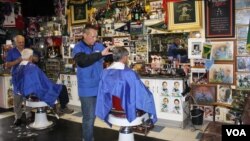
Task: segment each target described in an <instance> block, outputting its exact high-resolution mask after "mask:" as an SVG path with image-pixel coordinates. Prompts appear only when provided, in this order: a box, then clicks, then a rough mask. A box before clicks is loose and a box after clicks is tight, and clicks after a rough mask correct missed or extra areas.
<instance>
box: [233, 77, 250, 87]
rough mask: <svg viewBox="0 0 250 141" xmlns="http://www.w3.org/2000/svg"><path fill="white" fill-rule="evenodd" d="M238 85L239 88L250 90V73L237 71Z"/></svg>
mask: <svg viewBox="0 0 250 141" xmlns="http://www.w3.org/2000/svg"><path fill="white" fill-rule="evenodd" d="M236 76H237V80H236V87H237V88H238V89H243V90H250V73H237V75H236Z"/></svg>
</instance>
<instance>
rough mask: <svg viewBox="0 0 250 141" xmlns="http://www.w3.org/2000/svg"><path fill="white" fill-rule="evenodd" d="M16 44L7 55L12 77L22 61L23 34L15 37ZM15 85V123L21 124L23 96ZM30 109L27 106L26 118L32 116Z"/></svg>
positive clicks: (7, 65) (7, 64)
mask: <svg viewBox="0 0 250 141" xmlns="http://www.w3.org/2000/svg"><path fill="white" fill-rule="evenodd" d="M15 44H16V47H14V48H12V49H10V50H9V51H8V52H7V57H6V67H8V68H11V75H12V79H13V78H14V76H13V74H14V73H15V71H16V68H17V66H18V65H19V63H20V62H21V61H22V58H21V52H22V50H23V49H24V46H25V39H24V37H23V36H22V35H17V36H16V37H15ZM13 87H14V96H13V97H14V113H15V121H14V125H16V126H20V125H21V123H22V121H21V117H22V103H23V96H22V95H21V94H18V93H17V92H16V91H15V87H16V86H15V85H13ZM28 111H30V109H27V108H26V119H30V118H31V113H30V112H28Z"/></svg>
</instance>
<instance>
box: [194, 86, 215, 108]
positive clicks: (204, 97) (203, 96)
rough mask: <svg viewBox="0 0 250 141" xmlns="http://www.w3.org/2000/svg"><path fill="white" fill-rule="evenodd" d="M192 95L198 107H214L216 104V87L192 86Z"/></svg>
mask: <svg viewBox="0 0 250 141" xmlns="http://www.w3.org/2000/svg"><path fill="white" fill-rule="evenodd" d="M191 87H192V88H191V95H192V96H193V98H194V100H195V101H194V103H196V104H198V105H212V104H213V103H214V102H216V86H212V85H206V86H205V85H192V86H191Z"/></svg>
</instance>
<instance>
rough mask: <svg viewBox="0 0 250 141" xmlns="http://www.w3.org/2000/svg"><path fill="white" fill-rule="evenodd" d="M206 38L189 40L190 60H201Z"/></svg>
mask: <svg viewBox="0 0 250 141" xmlns="http://www.w3.org/2000/svg"><path fill="white" fill-rule="evenodd" d="M203 42H205V39H204V38H189V39H188V58H192V59H201V58H202V50H203Z"/></svg>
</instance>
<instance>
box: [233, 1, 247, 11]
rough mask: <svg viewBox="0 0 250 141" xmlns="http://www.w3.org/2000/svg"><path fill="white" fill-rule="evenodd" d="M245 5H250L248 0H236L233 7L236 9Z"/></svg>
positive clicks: (245, 6)
mask: <svg viewBox="0 0 250 141" xmlns="http://www.w3.org/2000/svg"><path fill="white" fill-rule="evenodd" d="M247 7H250V1H249V0H236V1H235V8H236V9H241V8H247Z"/></svg>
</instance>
